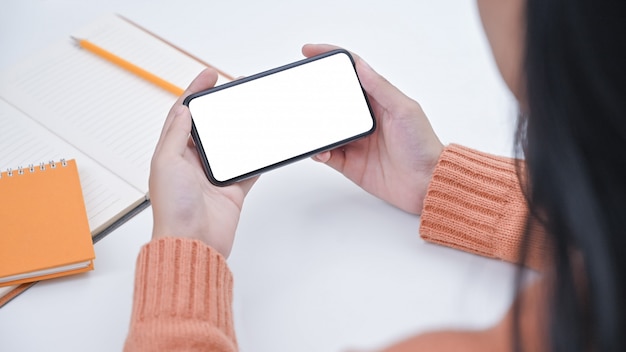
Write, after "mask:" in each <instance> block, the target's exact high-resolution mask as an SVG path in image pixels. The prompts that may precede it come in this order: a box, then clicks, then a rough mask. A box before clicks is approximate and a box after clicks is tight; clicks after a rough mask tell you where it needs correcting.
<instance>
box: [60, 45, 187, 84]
mask: <svg viewBox="0 0 626 352" xmlns="http://www.w3.org/2000/svg"><path fill="white" fill-rule="evenodd" d="M72 39H74V40H75V41H76V42H77V43H78V45H79V46H80V47H81V48H83V49H85V50H87V51H90V52H92V53H94V54H96V55H97V56H100V57H101V58H103V59H105V60H107V61H109V62H111V63H113V64H115V65H117V66H119V67H121V68H123V69H125V70H127V71H129V72H131V73H134V74H135V75H137V76H139V77H141V78H143V79H145V80H146V81H148V82H151V83H153V84H155V85H157V86H159V87H161V88H163V89H165V90H167V91H168V92H170V93H173V94H175V95H176V96H180V95H182V94H183V92H184V90H183V89H182V88H179V87H177V86H175V85H173V84H172V83H170V82H168V81H166V80H164V79H162V78H160V77H158V76H156V75H154V74H152V73H150V72H148V71H146V70H144V69H143V68H141V67H139V66H137V65H135V64H133V63H131V62H128V61H126V60H124V59H122V58H121V57H119V56H117V55H115V54H112V53H110V52H108V51H106V50H104V49H102V48H101V47H99V46H97V45H95V44H93V43H91V42H89V41H87V40H86V39H79V38H74V37H72Z"/></svg>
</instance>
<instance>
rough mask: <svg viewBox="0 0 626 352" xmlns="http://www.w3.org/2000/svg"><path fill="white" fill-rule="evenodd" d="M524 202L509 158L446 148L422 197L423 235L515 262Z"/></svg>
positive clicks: (524, 211)
mask: <svg viewBox="0 0 626 352" xmlns="http://www.w3.org/2000/svg"><path fill="white" fill-rule="evenodd" d="M526 213H527V206H526V202H525V200H524V197H523V195H522V193H521V190H520V186H519V181H518V177H517V174H516V170H515V162H514V160H513V159H509V158H503V157H498V156H494V155H490V154H486V153H482V152H478V151H475V150H472V149H469V148H466V147H462V146H459V145H454V144H452V145H450V146H448V147H446V148H445V150H444V152H443V153H442V155H441V158H440V160H439V162H438V165H437V167H436V169H435V172H434V174H433V178H432V181H431V183H430V185H429V189H428V192H427V195H426V198H425V200H424V209H423V211H422V217H421V225H420V235H421V236H422V238H424V239H425V240H427V241H430V242H434V243H438V244H442V245H445V246H449V247H454V248H458V249H461V250H464V251H468V252H473V253H477V254H480V255H484V256H488V257H495V258H500V259H505V260H508V261H513V262H517V261H518V257H519V246H520V242H521V234H522V232H523V230H524V226H525V217H526Z"/></svg>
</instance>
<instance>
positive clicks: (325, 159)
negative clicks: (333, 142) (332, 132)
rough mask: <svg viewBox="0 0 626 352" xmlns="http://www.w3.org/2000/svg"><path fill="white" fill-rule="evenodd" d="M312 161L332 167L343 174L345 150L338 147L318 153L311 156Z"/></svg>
mask: <svg viewBox="0 0 626 352" xmlns="http://www.w3.org/2000/svg"><path fill="white" fill-rule="evenodd" d="M313 160H315V161H319V162H321V163H324V164H326V165H328V166H330V167H332V168H333V169H335V170H337V171H339V172H341V173H343V169H344V166H345V164H346V152H345V148H343V147H339V148H336V149H333V150H329V151H326V152H322V153H319V154H317V155H315V156H313Z"/></svg>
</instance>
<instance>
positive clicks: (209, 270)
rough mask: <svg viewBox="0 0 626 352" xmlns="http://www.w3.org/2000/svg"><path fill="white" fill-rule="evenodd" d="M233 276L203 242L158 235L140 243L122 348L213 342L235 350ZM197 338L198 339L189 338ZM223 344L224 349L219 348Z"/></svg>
mask: <svg viewBox="0 0 626 352" xmlns="http://www.w3.org/2000/svg"><path fill="white" fill-rule="evenodd" d="M232 287H233V279H232V274H231V272H230V270H229V269H228V267H227V265H226V260H225V258H224V257H223V256H222V255H220V254H219V253H218V252H217V251H216V250H214V249H213V248H211V247H209V246H207V245H205V244H204V243H203V242H200V241H197V240H191V239H183V238H162V239H158V240H153V241H151V242H149V243H148V244H146V245H145V246H144V247H142V249H141V251H140V253H139V256H138V258H137V266H136V272H135V292H134V304H133V312H132V317H131V327H130V332H129V336H128V338H127V341H126V350H134V349H135V347H136V346H138V347H141V350H169V349H172V348H180V347H184V346H187V347H191V346H205V347H206V346H207V344H208V345H210V346H214V347H218V346H219V348H216V350H218V349H219V350H222V349H224V350H236V340H235V333H234V329H233V319H232ZM198 337H203V341H194V339H197V338H198ZM224 347H226V348H224Z"/></svg>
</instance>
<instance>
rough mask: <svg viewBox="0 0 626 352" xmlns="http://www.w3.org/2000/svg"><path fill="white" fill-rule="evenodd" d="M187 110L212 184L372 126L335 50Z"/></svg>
mask: <svg viewBox="0 0 626 352" xmlns="http://www.w3.org/2000/svg"><path fill="white" fill-rule="evenodd" d="M188 105H189V109H190V111H191V116H192V117H193V120H194V124H195V127H196V131H197V135H198V137H199V139H200V142H201V144H202V146H203V149H204V153H205V155H206V161H207V162H208V166H209V169H210V173H211V174H212V176H213V177H214V178H215V180H217V181H218V182H225V181H228V180H232V179H235V178H237V177H241V176H242V175H245V174H248V173H251V172H256V171H259V170H262V169H264V168H266V167H268V166H272V165H275V164H277V163H280V162H283V161H285V160H289V159H292V158H297V157H299V156H303V155H306V154H310V153H311V152H313V151H321V150H323V149H327V147H329V146H332V145H338V144H340V143H341V142H345V141H346V140H350V139H351V138H354V137H355V136H359V135H362V134H366V133H367V132H370V131H371V130H372V129H373V128H374V119H373V117H372V114H371V113H370V109H369V106H368V104H367V101H366V98H365V96H364V93H363V90H362V89H361V85H360V83H359V81H358V78H357V75H356V72H355V70H354V66H353V64H352V61H351V60H350V58H349V57H348V55H347V54H345V53H342V52H339V53H337V54H333V55H330V56H327V57H324V58H321V59H317V60H315V61H311V62H308V63H306V64H303V65H299V66H295V67H292V68H289V69H287V70H284V71H279V72H276V73H273V74H270V75H267V76H263V77H260V78H257V79H253V80H251V81H247V82H245V83H242V84H239V85H233V86H231V87H228V88H225V89H221V90H215V91H213V92H211V93H208V94H206V95H202V96H199V97H196V98H194V99H192V100H191V101H189V103H188Z"/></svg>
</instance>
